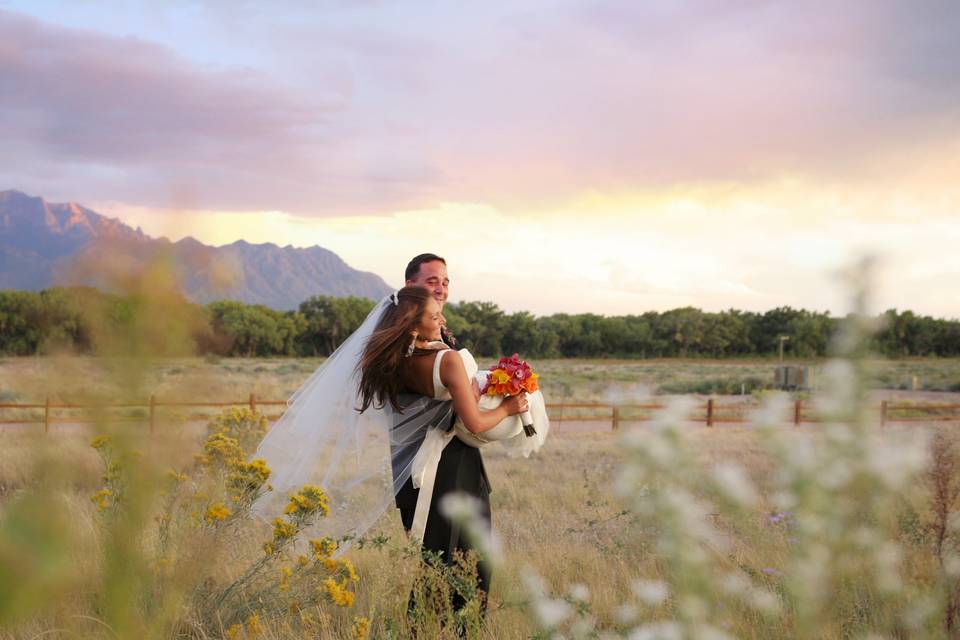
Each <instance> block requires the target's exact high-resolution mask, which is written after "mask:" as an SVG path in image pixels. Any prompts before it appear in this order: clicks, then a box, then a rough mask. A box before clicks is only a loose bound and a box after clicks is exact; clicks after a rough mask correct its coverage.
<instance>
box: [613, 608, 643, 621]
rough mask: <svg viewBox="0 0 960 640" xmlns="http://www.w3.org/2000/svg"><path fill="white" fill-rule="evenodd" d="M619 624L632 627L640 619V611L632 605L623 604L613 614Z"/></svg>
mask: <svg viewBox="0 0 960 640" xmlns="http://www.w3.org/2000/svg"><path fill="white" fill-rule="evenodd" d="M613 615H614V617H615V618H616V620H617V622H618V623H620V624H622V625H624V626H626V625H631V624H633V623H634V622H636V621H637V618H639V617H640V611H639V609H637V607H635V606H633V605H632V604H622V605H620V606H619V607H617V608H616V610H615V611H614V613H613Z"/></svg>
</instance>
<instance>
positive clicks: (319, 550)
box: [310, 537, 337, 560]
mask: <svg viewBox="0 0 960 640" xmlns="http://www.w3.org/2000/svg"><path fill="white" fill-rule="evenodd" d="M310 550H311V551H313V557H314V558H316V559H317V560H323V559H324V558H329V557H330V556H331V555H332V554H333V552H334V551H336V550H337V542H336V540H334V539H333V538H330V537H323V538H319V539H317V538H314V539H313V540H311V541H310Z"/></svg>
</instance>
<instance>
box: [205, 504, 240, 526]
mask: <svg viewBox="0 0 960 640" xmlns="http://www.w3.org/2000/svg"><path fill="white" fill-rule="evenodd" d="M232 514H233V512H232V511H230V509H228V508H227V506H226V505H224V504H223V503H222V502H217V503H215V504H212V505H210V506H209V507H207V512H206V513H205V514H204V515H203V519H204V520H206V521H207V522H208V523H210V524H216V523H217V522H223V521H224V520H226V519H227V518H229V517H230V516H231V515H232Z"/></svg>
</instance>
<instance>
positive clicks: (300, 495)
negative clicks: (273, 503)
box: [284, 484, 330, 516]
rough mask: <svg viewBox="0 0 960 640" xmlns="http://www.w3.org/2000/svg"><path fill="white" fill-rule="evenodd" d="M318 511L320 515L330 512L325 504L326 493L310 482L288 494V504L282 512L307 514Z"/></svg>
mask: <svg viewBox="0 0 960 640" xmlns="http://www.w3.org/2000/svg"><path fill="white" fill-rule="evenodd" d="M317 512H320V514H321V515H324V516H325V515H327V514H328V513H330V507H329V506H327V494H326V493H325V492H324V491H323V489H321V488H320V487H317V486H314V485H312V484H306V485H303V488H302V489H301V490H300V491H299V492H297V493H295V494H293V495H292V496H290V504H288V505H287V507H286V509H284V513H286V514H288V515H294V516H308V515H312V514H314V513H317Z"/></svg>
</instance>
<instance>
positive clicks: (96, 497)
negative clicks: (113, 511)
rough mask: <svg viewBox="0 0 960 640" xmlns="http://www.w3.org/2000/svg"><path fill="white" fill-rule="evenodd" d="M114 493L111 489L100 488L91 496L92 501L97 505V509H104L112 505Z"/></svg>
mask: <svg viewBox="0 0 960 640" xmlns="http://www.w3.org/2000/svg"><path fill="white" fill-rule="evenodd" d="M112 495H113V491H111V490H110V489H100V490H99V491H97V492H96V493H95V494H93V495H92V496H90V501H91V502H92V503H93V504H95V505H97V511H103V510H104V509H106V508H107V507H109V506H110V497H111V496H112Z"/></svg>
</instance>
